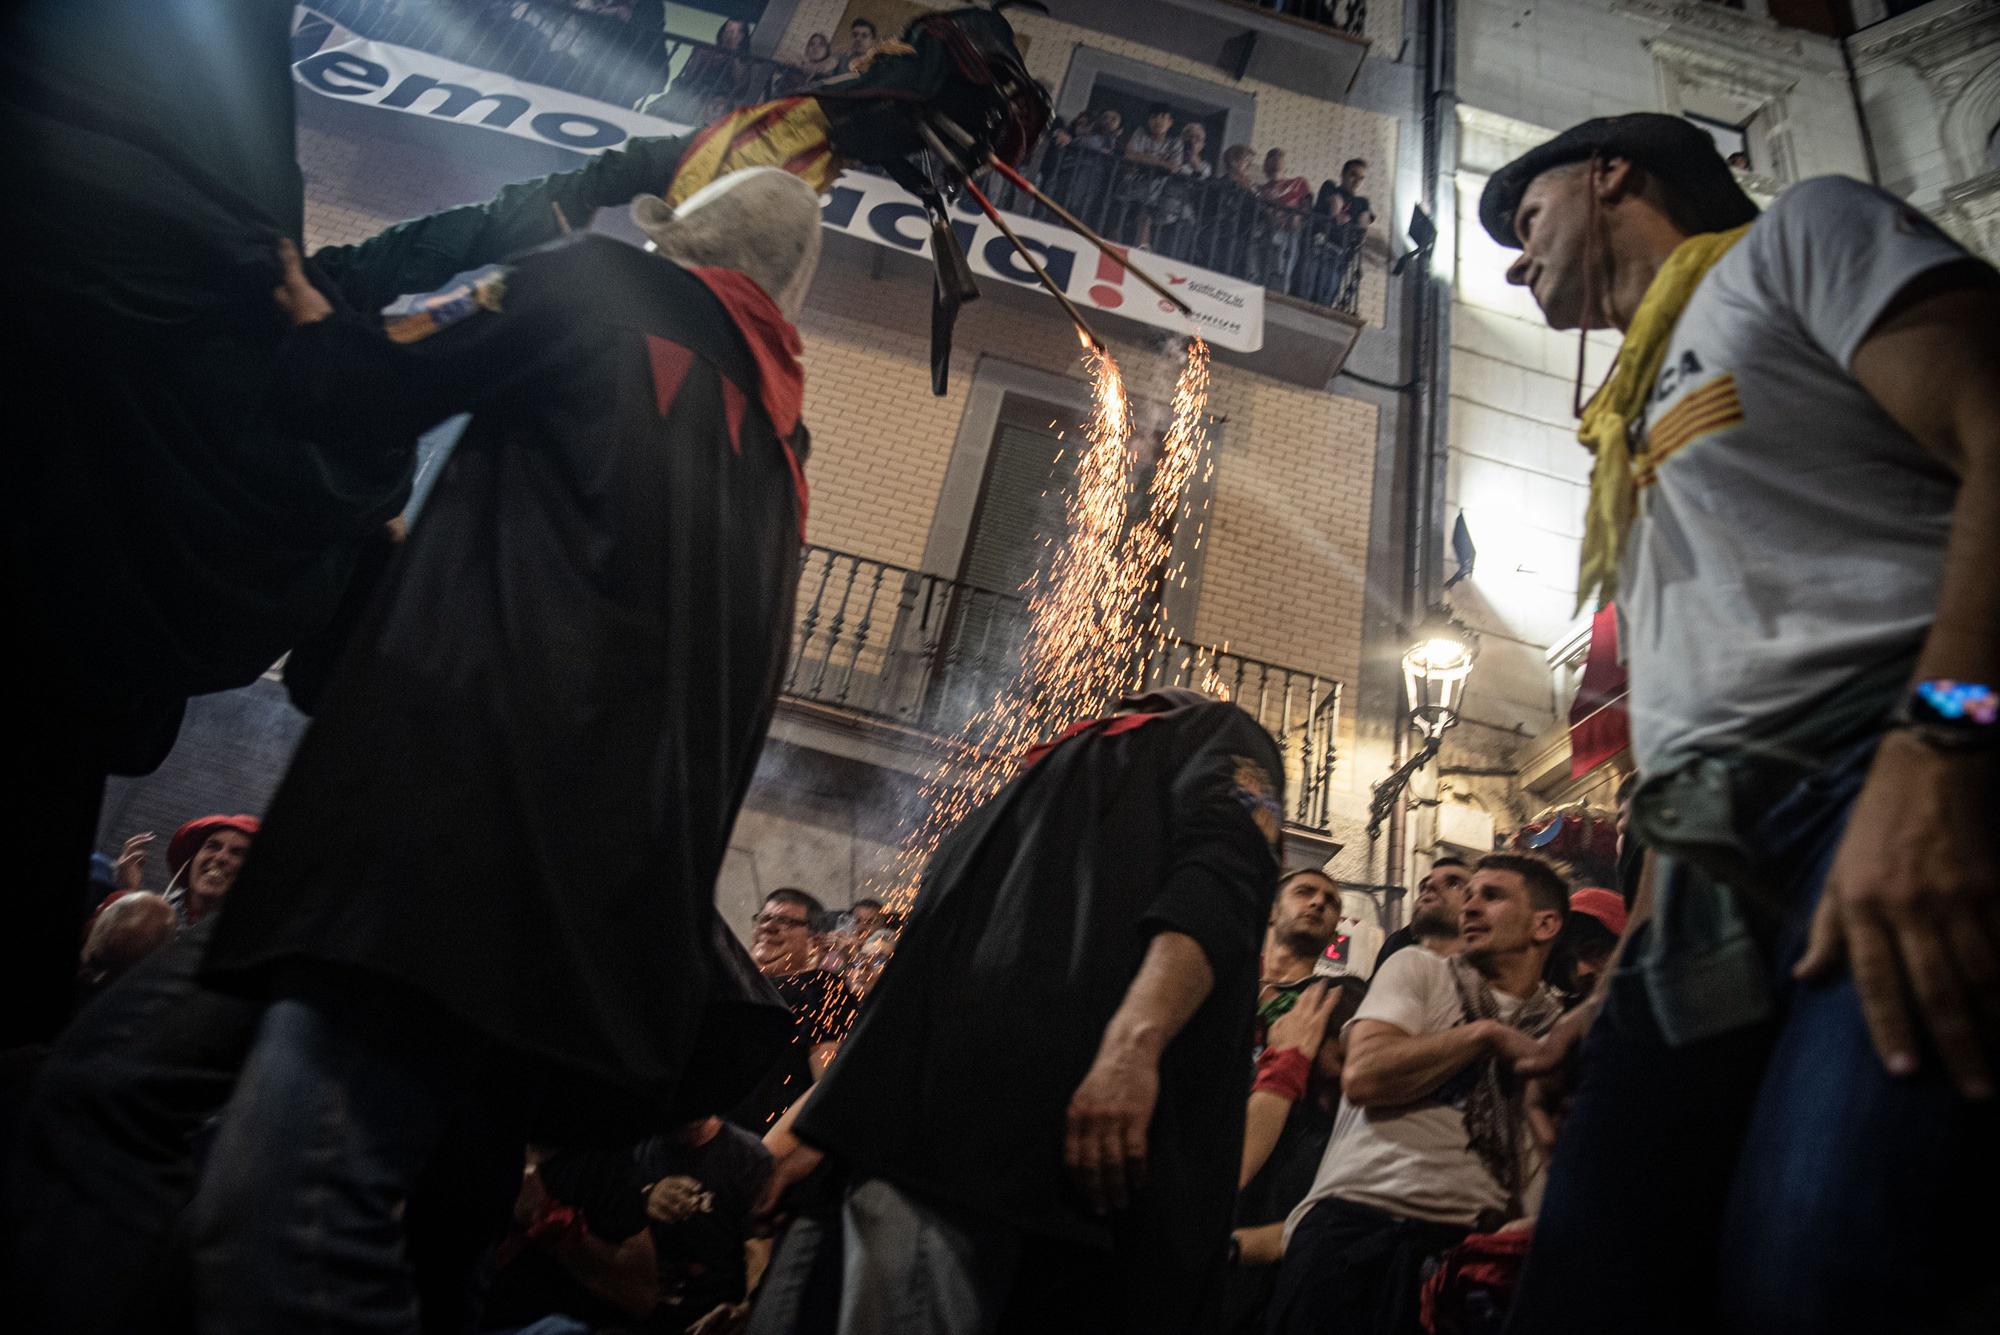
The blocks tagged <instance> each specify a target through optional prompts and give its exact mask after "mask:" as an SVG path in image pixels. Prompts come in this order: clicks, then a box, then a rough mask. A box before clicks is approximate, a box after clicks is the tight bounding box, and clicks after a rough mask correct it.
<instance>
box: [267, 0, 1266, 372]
mask: <svg viewBox="0 0 2000 1335" xmlns="http://www.w3.org/2000/svg"><path fill="white" fill-rule="evenodd" d="M296 15H297V22H296V26H295V27H294V29H293V40H292V74H293V77H294V78H295V79H296V80H297V81H298V82H299V84H300V85H301V86H302V87H304V88H307V89H309V90H311V91H312V92H314V93H317V94H319V95H320V96H322V97H330V98H339V99H341V100H343V101H349V102H359V103H363V104H365V105H368V106H373V107H380V108H381V109H383V110H385V111H397V112H402V113H403V114H405V115H411V116H423V117H426V118H428V119H431V120H443V121H447V122H449V123H452V124H455V125H466V126H471V127H473V128H476V129H485V130H491V131H494V132H496V133H500V134H509V135H514V136H516V137H518V138H523V139H531V140H535V141H537V142H539V143H544V144H550V145H553V146H554V147H557V148H564V149H569V150H571V151H574V152H578V153H601V152H603V151H605V150H606V149H614V148H617V147H618V146H620V145H621V144H623V143H624V142H625V141H626V140H627V139H630V138H633V137H635V136H642V135H659V134H684V133H686V132H687V131H688V130H689V129H690V128H692V127H690V126H686V125H677V124H674V123H672V122H670V121H664V120H660V119H657V118H656V117H652V116H644V115H641V114H640V113H638V112H636V111H627V110H625V109H624V108H622V107H616V106H612V105H610V104H609V103H605V102H599V101H596V100H594V99H591V98H586V97H579V96H577V95H576V94H574V93H565V92H563V91H562V90H561V89H557V88H549V87H546V86H544V85H541V84H532V83H522V82H519V81H518V80H515V79H510V78H508V77H507V76H506V75H503V74H496V73H494V72H492V71H491V70H482V69H477V68H475V67H473V66H470V65H462V64H459V63H458V62H456V61H451V60H446V59H444V58H443V57H441V56H434V55H431V54H429V53H427V52H424V51H419V50H416V49H414V48H412V47H405V46H393V45H390V44H389V43H387V42H378V41H375V40H373V39H371V38H367V37H362V36H361V35H359V34H357V33H354V32H352V31H350V30H348V29H346V28H343V27H341V26H340V25H339V24H336V23H334V22H333V21H332V20H330V19H327V18H325V17H324V16H322V15H320V14H318V13H315V12H314V11H312V10H310V9H307V8H305V7H303V6H301V7H299V8H298V9H297V10H296ZM821 216H822V218H823V220H824V222H825V224H826V226H828V227H830V228H832V229H833V230H835V231H838V232H843V233H845V234H847V235H848V236H853V237H858V238H860V239H861V240H863V241H867V242H869V243H871V244H874V245H878V246H888V247H891V248H893V249H896V250H903V251H908V252H911V253H912V254H928V253H929V251H930V227H929V224H928V222H927V221H926V219H925V217H924V211H923V206H922V205H920V204H919V203H917V201H916V200H915V199H914V198H913V197H912V196H911V195H910V194H909V193H908V192H907V191H905V190H904V189H903V188H902V187H901V186H898V185H897V184H896V183H895V182H893V181H890V180H888V179H886V178H884V177H879V176H872V175H868V174H866V173H862V172H848V173H846V174H845V175H843V176H842V177H841V178H840V179H839V180H838V181H837V182H836V183H835V184H834V186H833V188H832V190H831V191H829V192H828V196H827V198H826V200H825V201H824V206H823V209H822V214H821ZM1007 220H1008V226H1010V227H1012V228H1013V229H1014V231H1015V233H1016V234H1017V235H1018V236H1020V238H1021V240H1022V241H1023V242H1024V243H1025V244H1026V246H1027V248H1028V250H1029V252H1030V253H1032V254H1033V255H1034V256H1035V260H1036V262H1037V263H1039V264H1041V265H1042V266H1043V267H1045V268H1046V269H1047V270H1048V273H1049V277H1050V278H1051V279H1053V280H1054V282H1055V284H1056V286H1058V287H1060V288H1061V289H1062V290H1063V293H1064V294H1065V295H1066V296H1068V297H1069V299H1070V300H1071V301H1073V302H1075V303H1076V304H1077V305H1078V306H1081V307H1086V308H1089V309H1092V310H1100V311H1111V312H1115V313H1117V314H1119V315H1122V316H1125V317H1126V318H1127V319H1131V320H1136V321H1139V322H1140V323H1142V324H1148V325H1153V326H1156V327H1158V328H1161V329H1167V330H1171V331H1174V332H1177V333H1185V332H1188V329H1189V320H1188V319H1187V317H1184V316H1182V315H1181V314H1179V313H1178V312H1177V311H1175V310H1174V308H1173V307H1172V306H1170V305H1169V304H1167V303H1166V302H1165V301H1162V300H1161V299H1160V298H1159V297H1157V296H1155V295H1154V294H1153V293H1152V292H1150V291H1148V290H1147V289H1146V288H1145V287H1144V286H1143V285H1141V284H1140V283H1138V282H1136V281H1134V280H1133V279H1132V277H1131V275H1129V274H1128V273H1126V272H1125V269H1124V266H1122V265H1120V264H1118V263H1117V262H1116V261H1114V260H1111V259H1108V258H1106V257H1105V256H1103V255H1100V254H1099V253H1098V252H1097V251H1096V250H1095V249H1094V248H1093V247H1091V246H1089V245H1088V244H1086V243H1085V242H1084V240H1083V239H1082V238H1081V237H1079V236H1077V235H1076V234H1075V233H1073V232H1071V231H1069V230H1068V229H1066V228H1063V227H1059V226H1056V225H1055V224H1053V223H1043V222H1037V221H1035V220H1034V219H1031V218H1024V217H1021V216H1019V215H1017V214H1008V215H1007ZM952 228H953V230H954V231H955V232H956V233H957V234H958V241H959V244H960V245H961V246H962V247H964V249H965V253H966V256H967V258H968V259H969V260H970V261H971V263H972V268H973V271H974V272H975V273H977V274H979V275H980V276H981V277H985V278H992V279H997V280H999V281H1001V282H1005V283H1013V284H1015V285H1017V286H1021V287H1033V288H1037V290H1039V286H1040V285H1039V284H1038V283H1037V282H1036V280H1035V277H1034V275H1033V274H1032V273H1031V272H1029V270H1028V267H1027V266H1026V265H1025V264H1023V263H1022V262H1021V258H1020V256H1019V255H1018V254H1016V253H1015V252H1014V249H1013V247H1012V246H1010V245H1009V244H1008V242H1007V239H1006V238H1005V237H1004V236H1002V235H1001V234H1000V229H999V228H997V227H995V226H994V225H993V224H992V222H991V221H990V220H989V219H987V218H986V217H985V216H984V215H983V214H981V213H980V212H979V211H978V209H977V208H976V207H975V206H973V205H972V204H971V203H970V201H967V200H961V201H960V202H959V204H958V206H957V207H956V208H955V210H954V216H953V219H952ZM1133 259H1134V262H1135V263H1137V264H1139V265H1140V266H1141V267H1143V268H1144V269H1145V270H1146V272H1147V273H1149V274H1151V275H1153V276H1154V277H1155V278H1158V279H1159V280H1160V281H1161V282H1163V283H1166V284H1167V285H1168V287H1169V288H1170V290H1172V291H1173V292H1174V293H1175V294H1176V295H1177V296H1179V297H1180V298H1181V299H1182V300H1183V301H1185V302H1187V304H1188V306H1189V307H1190V308H1191V309H1192V310H1193V312H1194V316H1193V326H1194V328H1196V329H1198V330H1199V331H1200V332H1201V333H1202V335H1203V336H1204V337H1206V338H1207V339H1208V340H1209V341H1210V342H1212V343H1214V344H1216V345H1218V346H1220V347H1225V348H1230V349H1233V350H1235V351H1238V352H1255V351H1256V350H1257V349H1258V348H1260V347H1262V346H1263V343H1264V289H1263V288H1262V287H1261V286H1259V285H1258V284H1256V283H1251V282H1247V281H1245V280H1243V279H1240V278H1230V277H1228V276H1226V275H1223V274H1218V273H1212V272H1210V271H1209V270H1206V269H1200V268H1196V267H1194V266H1192V265H1187V264H1182V263H1180V262H1178V261H1175V260H1169V259H1166V258H1164V257H1162V256H1158V255H1153V254H1151V253H1149V252H1147V251H1135V252H1134V253H1133Z"/></svg>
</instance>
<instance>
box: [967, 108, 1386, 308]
mask: <svg viewBox="0 0 2000 1335" xmlns="http://www.w3.org/2000/svg"><path fill="white" fill-rule="evenodd" d="M1175 151H1176V152H1177V153H1181V152H1183V151H1184V150H1181V149H1176V150H1175ZM1219 152H1220V146H1217V147H1216V148H1215V149H1206V148H1205V149H1204V153H1205V159H1206V160H1205V161H1203V162H1201V163H1200V165H1198V166H1194V165H1187V166H1182V167H1180V168H1178V169H1174V168H1167V167H1161V166H1155V165H1153V164H1151V163H1147V162H1138V161H1135V160H1133V159H1130V158H1126V157H1121V156H1119V155H1118V154H1117V153H1116V152H1114V151H1113V150H1112V149H1111V148H1110V147H1109V146H1108V145H1107V142H1106V141H1105V139H1104V137H1103V136H1102V135H1101V134H1088V135H1086V136H1085V137H1082V138H1076V137H1072V136H1071V135H1070V134H1069V133H1068V132H1066V131H1058V132H1052V133H1051V134H1050V135H1048V136H1047V137H1045V139H1044V141H1043V143H1042V146H1041V148H1040V150H1039V151H1038V152H1037V154H1036V155H1035V157H1034V158H1033V159H1032V160H1031V161H1030V163H1029V164H1028V166H1027V168H1026V170H1027V171H1028V172H1029V173H1031V174H1032V175H1033V176H1034V178H1035V183H1036V184H1037V185H1039V186H1040V187H1041V188H1042V189H1043V190H1044V191H1046V192H1048V194H1049V195H1050V197H1051V198H1053V199H1055V200H1056V201H1057V202H1058V203H1060V204H1061V205H1062V206H1063V207H1064V208H1066V209H1068V210H1069V211H1070V212H1071V213H1074V214H1075V215H1077V217H1079V218H1081V219H1082V220H1083V221H1084V222H1085V223H1087V224H1089V225H1090V226H1091V227H1093V228H1095V229H1096V230H1097V231H1099V232H1101V233H1103V234H1104V235H1105V236H1108V237H1109V238H1111V239H1112V240H1113V241H1116V242H1118V243H1119V244H1121V245H1128V246H1141V247H1144V248H1145V249H1147V250H1150V251H1152V252H1153V253H1154V254H1156V255H1164V256H1166V257H1167V258H1169V259H1176V260H1184V261H1186V262H1187V263H1189V264H1198V265H1200V266H1201V267H1202V268H1204V269H1211V270H1214V271H1215V272H1217V273H1225V274H1228V275H1229V276H1230V277H1232V278H1242V279H1246V280H1248V281H1250V282H1253V283H1258V284H1260V285H1262V286H1263V287H1265V288H1267V289H1269V290H1270V291H1273V292H1278V293H1282V294H1284V295H1285V296H1289V297H1297V298H1298V299H1300V300H1301V301H1308V302H1311V303H1312V304H1313V305H1315V306H1326V307H1329V308H1331V309H1333V310H1337V311H1344V312H1346V313H1347V314H1349V315H1353V314H1355V313H1356V312H1357V309H1358V306H1359V300H1360V289H1361V255H1362V249H1363V241H1364V240H1365V238H1366V235H1367V228H1366V225H1365V220H1364V219H1362V218H1358V217H1348V216H1346V215H1347V211H1348V209H1347V202H1346V200H1345V197H1344V196H1339V195H1338V194H1337V193H1336V192H1334V191H1332V190H1330V189H1322V190H1321V191H1320V197H1319V199H1318V200H1316V201H1315V203H1314V205H1313V206H1312V207H1309V208H1306V207H1297V208H1294V207H1288V206H1286V205H1284V204H1279V203H1273V202H1271V201H1269V200H1267V199H1265V198H1263V197H1261V196H1260V195H1259V194H1258V192H1257V190H1256V189H1255V188H1253V187H1252V186H1250V185H1245V184H1241V183H1239V182H1237V181H1234V180H1231V179H1229V178H1228V177H1227V176H1225V175H1222V174H1220V170H1219V168H1218V167H1217V162H1218V154H1219ZM981 188H982V189H984V190H985V191H986V193H987V194H988V195H989V196H991V197H992V198H993V200H994V202H995V203H997V204H998V205H999V206H1000V207H1001V208H1003V209H1007V210H1009V211H1011V212H1014V213H1019V214H1023V215H1026V216H1028V217H1034V218H1041V219H1043V220H1045V221H1046V220H1048V219H1049V218H1050V217H1051V215H1050V213H1049V211H1048V210H1047V209H1046V208H1044V207H1043V206H1042V205H1040V204H1037V203H1036V202H1035V201H1034V200H1033V199H1031V198H1029V197H1028V196H1027V195H1026V193H1025V192H1023V191H1020V190H1017V189H1015V188H1014V187H1013V186H1011V185H1009V184H1008V183H1007V182H1006V181H1005V180H1004V179H1003V178H1000V177H998V176H997V175H996V176H994V177H993V178H992V179H991V181H990V183H989V182H985V181H982V185H981Z"/></svg>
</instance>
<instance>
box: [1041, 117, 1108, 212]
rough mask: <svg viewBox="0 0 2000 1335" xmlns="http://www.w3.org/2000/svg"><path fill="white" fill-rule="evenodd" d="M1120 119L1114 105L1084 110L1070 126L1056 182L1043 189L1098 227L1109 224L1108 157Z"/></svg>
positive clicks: (1057, 170)
mask: <svg viewBox="0 0 2000 1335" xmlns="http://www.w3.org/2000/svg"><path fill="white" fill-rule="evenodd" d="M1122 124H1123V123H1122V120H1121V118H1120V116H1119V114H1118V112H1117V110H1116V109H1115V108H1112V107H1106V108H1104V109H1103V110H1102V111H1095V112H1093V111H1083V112H1079V113H1078V114H1077V118H1076V120H1075V121H1074V122H1073V123H1072V125H1071V127H1070V133H1071V140H1070V144H1069V147H1068V148H1066V149H1064V150H1063V152H1062V153H1061V155H1060V158H1059V163H1058V166H1057V168H1056V178H1057V183H1056V185H1055V186H1054V187H1049V186H1044V187H1043V188H1044V189H1046V190H1048V192H1049V193H1050V194H1051V195H1053V196H1054V197H1055V198H1056V199H1057V200H1059V201H1060V202H1061V203H1062V205H1063V206H1064V207H1065V208H1067V209H1069V211H1070V212H1072V213H1074V214H1076V215H1077V216H1078V217H1080V218H1082V219H1083V220H1084V221H1085V222H1087V223H1090V224H1092V225H1093V226H1095V227H1097V228H1098V229H1099V230H1105V229H1108V228H1109V227H1110V226H1111V222H1110V220H1109V218H1108V217H1107V216H1106V215H1107V214H1109V213H1110V212H1111V211H1112V209H1111V206H1110V203H1109V201H1108V200H1107V199H1106V192H1107V190H1108V188H1109V186H1110V184H1111V174H1112V167H1113V164H1112V162H1111V156H1112V155H1113V154H1114V153H1116V152H1117V151H1118V136H1119V131H1120V129H1121V128H1122Z"/></svg>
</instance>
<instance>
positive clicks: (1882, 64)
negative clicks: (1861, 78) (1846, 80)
mask: <svg viewBox="0 0 2000 1335" xmlns="http://www.w3.org/2000/svg"><path fill="white" fill-rule="evenodd" d="M1995 44H2000V0H1966V3H1964V4H1961V5H1958V6H1956V7H1954V8H1951V9H1947V10H1945V11H1943V12H1942V13H1935V14H1934V13H1930V12H1929V11H1928V10H1918V11H1916V12H1914V13H1911V14H1906V15H1903V16H1902V17H1901V18H1898V19H1892V20H1891V21H1890V22H1888V23H1884V24H1880V25H1878V26H1877V27H1874V28H1871V29H1869V30H1868V31H1867V32H1865V33H1861V34H1859V35H1858V36H1856V37H1854V38H1853V39H1852V42H1851V44H1850V47H1849V50H1850V52H1851V53H1852V55H1853V56H1854V68H1855V72H1856V73H1858V74H1872V73H1874V72H1875V71H1877V70H1881V69H1885V68H1887V67H1889V66H1891V65H1896V64H1911V65H1915V66H1917V67H1918V68H1920V69H1925V68H1930V67H1936V66H1939V65H1946V64H1951V63H1953V62H1955V61H1960V60H1966V59H1969V58H1972V57H1975V56H1976V55H1977V54H1978V53H1979V50H1980V48H1982V47H1987V46H1992V45H1995Z"/></svg>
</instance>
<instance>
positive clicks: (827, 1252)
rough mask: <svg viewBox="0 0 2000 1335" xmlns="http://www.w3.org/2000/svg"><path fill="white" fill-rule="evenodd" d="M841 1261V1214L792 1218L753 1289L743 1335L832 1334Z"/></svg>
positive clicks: (838, 1308) (813, 1213) (836, 1313)
mask: <svg viewBox="0 0 2000 1335" xmlns="http://www.w3.org/2000/svg"><path fill="white" fill-rule="evenodd" d="M842 1259H843V1258H842V1255H841V1228H840V1211H839V1210H837V1209H836V1210H832V1211H829V1212H826V1213H825V1214H822V1213H819V1212H808V1213H804V1214H801V1215H799V1216H798V1217H797V1218H795V1219H793V1220H792V1222H791V1223H790V1225H788V1226H787V1227H786V1229H785V1232H784V1236H782V1237H781V1238H779V1239H778V1243H777V1246H776V1248H775V1249H774V1250H773V1251H772V1253H771V1263H770V1264H769V1265H768V1266H766V1267H765V1268H764V1278H763V1280H762V1282H760V1283H759V1284H758V1285H757V1301H756V1306H755V1307H754V1308H752V1310H751V1312H750V1324H749V1327H748V1328H747V1335H833V1332H834V1329H835V1325H836V1323H837V1322H838V1320H839V1317H840V1271H841V1265H842Z"/></svg>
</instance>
